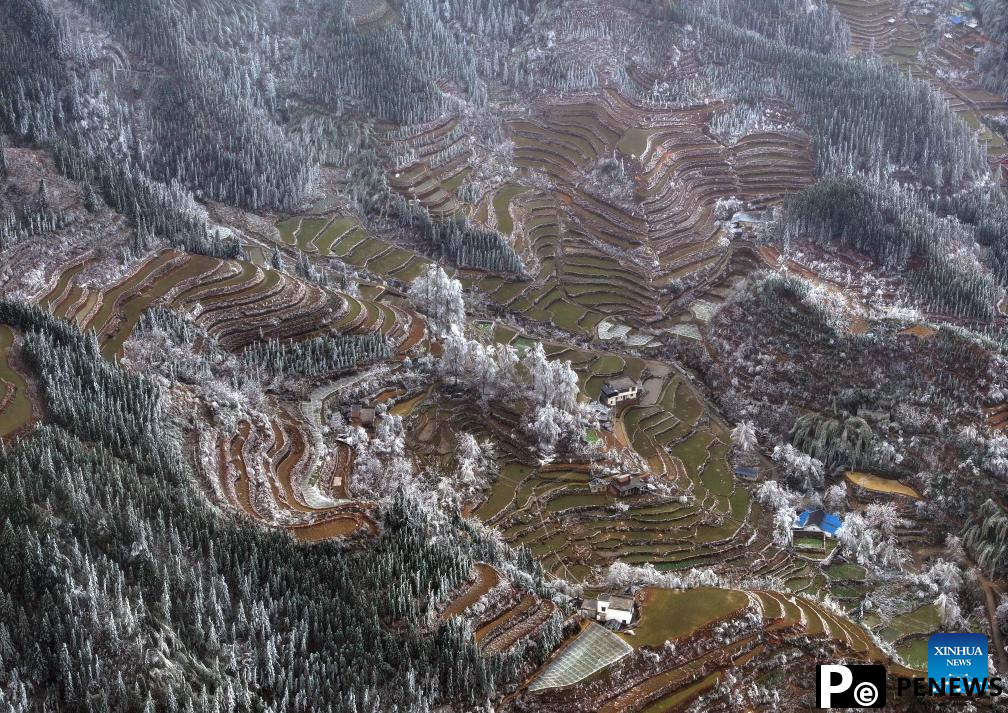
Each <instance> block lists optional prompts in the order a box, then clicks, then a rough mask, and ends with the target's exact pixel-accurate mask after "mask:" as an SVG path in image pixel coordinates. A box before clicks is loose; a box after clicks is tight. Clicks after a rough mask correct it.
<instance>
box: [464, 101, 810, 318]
mask: <svg viewBox="0 0 1008 713" xmlns="http://www.w3.org/2000/svg"><path fill="white" fill-rule="evenodd" d="M723 109H724V107H723V106H722V105H720V104H715V105H711V106H709V107H702V108H698V109H690V110H682V111H674V110H664V109H663V110H656V109H655V110H651V109H644V108H642V107H639V106H636V105H634V104H632V103H630V102H628V101H626V100H625V99H623V98H622V97H621V96H620V95H618V94H616V93H615V92H613V91H606V92H603V94H602V95H601V96H600V97H598V98H597V99H594V100H583V101H579V102H577V103H571V104H554V105H550V106H546V107H545V108H544V114H545V118H544V119H543V120H542V121H540V122H534V121H528V120H520V121H514V122H512V123H511V124H510V125H509V128H510V132H511V136H512V139H513V141H514V142H515V162H516V163H517V164H518V165H519V166H521V167H525V168H528V169H532V170H535V171H541V172H543V173H546V174H547V175H548V176H550V178H551V179H553V181H554V182H555V183H556V185H557V190H556V191H555V192H554V193H553V195H552V196H544V199H545V200H544V202H543V204H542V205H547V206H548V205H551V206H552V208H553V210H554V211H555V215H554V217H551V218H549V219H548V220H547V219H546V217H545V212H539V213H537V212H536V211H537V210H539V211H543V209H542V208H534V207H533V208H530V207H529V206H535V205H536V201H537V200H538V199H536V198H533V199H532V200H530V201H526V200H524V199H523V201H522V203H523V204H524V203H528V204H529V206H525V207H523V210H528V218H530V219H531V221H530V225H525V220H523V221H522V222H523V225H525V231H524V232H526V233H527V235H520V234H518V235H516V236H515V238H516V247H518V248H520V249H522V250H523V251H525V252H526V253H527V254H534V255H535V257H536V259H537V262H538V264H539V266H540V269H539V274H538V276H537V279H536V280H533V282H532V283H531V284H530V285H529V286H528V287H526V288H524V289H520V290H515V289H514V287H513V286H508V288H509V289H507V291H505V290H504V288H503V287H502V286H497V289H491V285H490V284H489V281H487V283H486V284H485V285H481V287H483V289H484V290H485V291H487V292H488V293H489V294H490V295H491V299H493V300H494V301H495V302H498V303H499V304H504V305H506V306H507V307H509V308H511V309H514V310H516V311H519V312H522V313H523V314H524V315H525V316H527V317H529V318H530V319H534V320H548V321H551V322H553V323H554V324H556V325H557V326H560V327H562V328H564V329H566V330H568V331H572V332H575V333H577V332H581V333H584V332H586V331H592V332H593V330H594V328H595V326H597V325H598V324H599V322H601V321H602V320H603V319H605V318H614V319H617V321H619V322H625V323H627V324H629V325H631V326H634V327H642V326H652V327H655V326H666V327H667V326H671V325H672V324H673V323H674V320H673V318H672V316H671V315H669V314H666V313H665V310H664V309H663V308H662V307H661V306H660V303H661V299H660V297H661V295H662V294H663V292H664V291H665V290H666V289H667V288H668V287H669V284H670V282H671V281H672V280H678V279H682V278H686V277H695V278H697V279H698V281H699V282H700V284H701V285H702V286H703V285H709V286H711V287H713V285H714V284H715V283H717V282H718V281H719V280H723V279H726V278H727V274H728V273H733V274H732V276H733V277H737V276H738V275H739V274H743V273H744V272H745V269H747V268H749V267H751V265H752V263H751V262H750V263H749V264H747V265H743V264H742V263H738V262H735V261H734V260H733V259H731V258H730V256H729V254H728V251H727V250H726V247H725V245H726V244H727V243H726V242H722V240H721V235H719V233H718V229H717V224H716V222H715V219H714V216H713V206H714V204H715V202H716V201H717V200H718V198H721V197H725V196H728V195H737V196H739V197H742V198H749V199H758V200H761V201H766V200H776V199H779V198H780V197H782V196H783V195H785V194H787V193H789V192H793V191H797V190H800V189H801V188H803V187H805V186H806V185H808V184H809V183H810V182H811V180H812V177H813V174H814V170H813V168H814V167H813V164H812V159H811V150H810V146H809V141H808V138H807V137H806V136H804V135H802V134H799V133H796V132H790V133H767V134H755V135H752V136H746V137H744V138H743V139H742V140H741V141H739V142H738V144H737V145H735V146H731V147H727V146H723V145H721V144H719V143H717V142H716V141H715V140H713V139H712V138H710V137H709V136H707V135H706V134H704V133H703V131H702V127H703V124H704V123H705V122H706V121H707V119H708V118H709V117H710V116H711V115H712V114H713V113H715V112H717V111H721V110H723ZM778 109H779V112H780V115H781V116H785V117H787V116H790V113H789V110H788V108H787V107H784V106H781V107H778ZM614 155H617V156H620V157H621V161H622V162H623V164H624V166H628V167H629V176H628V179H627V180H628V181H629V182H630V183H629V187H628V189H627V190H628V194H627V195H624V196H623V197H622V198H618V197H616V196H615V195H609V194H607V193H606V191H607V190H609V189H608V188H605V187H604V186H605V185H606V184H609V183H611V180H609V179H604V180H602V181H601V183H600V184H591V183H590V182H587V181H586V180H584V177H585V176H586V175H593V171H596V170H597V167H598V166H600V165H601V162H604V161H606V160H610V158H609V157H612V156H614ZM512 185H513V184H508V185H507V186H505V188H504V189H501V190H500V191H498V193H497V195H496V196H495V197H494V201H493V207H494V210H495V212H496V213H497V217H498V223H499V224H503V226H504V227H505V228H510V227H511V221H510V217H511V216H510V215H506V213H507V211H506V208H507V205H508V204H509V203H511V200H512V199H511V194H512V192H513V191H512V189H511V186H512ZM592 185H594V186H595V187H592ZM600 186H602V187H600ZM505 191H507V192H505ZM510 212H511V213H515V206H514V204H513V203H511V211H510ZM522 217H523V218H525V216H522ZM554 226H555V227H554ZM616 255H619V257H618V259H614V257H615V256H616ZM718 289H720V288H718ZM699 291H702V290H699ZM712 294H715V295H716V291H715V292H714V293H712ZM726 294H727V292H723V294H722V296H720V297H717V298H716V299H717V301H720V300H722V299H723V298H724V295H726ZM704 299H707V296H706V295H705V297H704Z"/></svg>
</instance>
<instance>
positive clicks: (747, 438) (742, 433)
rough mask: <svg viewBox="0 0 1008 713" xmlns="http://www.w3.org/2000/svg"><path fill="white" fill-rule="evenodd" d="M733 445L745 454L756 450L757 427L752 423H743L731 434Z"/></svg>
mask: <svg viewBox="0 0 1008 713" xmlns="http://www.w3.org/2000/svg"><path fill="white" fill-rule="evenodd" d="M731 439H732V443H734V444H735V447H736V448H738V449H739V450H740V451H742V452H743V453H751V452H752V451H753V450H755V448H756V427H755V426H754V425H753V422H752V421H741V422H739V424H738V425H737V426H735V428H733V429H732V432H731Z"/></svg>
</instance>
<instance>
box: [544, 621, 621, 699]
mask: <svg viewBox="0 0 1008 713" xmlns="http://www.w3.org/2000/svg"><path fill="white" fill-rule="evenodd" d="M632 652H633V649H632V648H631V647H630V646H629V645H628V644H627V643H626V642H625V641H623V639H621V638H620V637H619V636H617V635H616V634H614V633H612V632H611V631H609V630H608V629H606V628H605V627H602V626H599V625H598V624H596V623H595V622H588V624H587V626H585V628H584V629H583V630H582V631H581V633H580V634H578V636H577V638H576V639H575V640H574V641H573V642H572V643H571V644H569V645H568V646H567V647H566V648H565V649H564V650H563V651H561V652H560V654H559V655H558V656H557V657H556V658H554V659H553V660H552V661H550V662H549V663H548V664H547V665H546V667H545V668H544V669H543V671H542V673H540V674H539V676H538V677H537V678H536V680H535V681H534V682H533V683H532V685H531V686H529V690H530V691H540V690H543V689H545V688H559V687H562V686H570V685H572V684H575V683H577V682H578V681H583V680H584V679H586V678H588V677H589V676H591V675H592V674H593V673H595V672H596V671H600V670H602V669H604V668H605V667H607V666H610V665H612V664H614V663H616V662H617V661H619V660H620V659H621V658H623V657H624V656H627V655H629V654H630V653H632Z"/></svg>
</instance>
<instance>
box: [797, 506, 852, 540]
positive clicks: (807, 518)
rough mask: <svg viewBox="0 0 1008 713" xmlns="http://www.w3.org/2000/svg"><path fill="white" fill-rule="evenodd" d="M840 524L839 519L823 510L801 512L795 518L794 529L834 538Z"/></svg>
mask: <svg viewBox="0 0 1008 713" xmlns="http://www.w3.org/2000/svg"><path fill="white" fill-rule="evenodd" d="M842 524H843V523H842V522H841V521H840V518H839V517H837V516H836V515H833V514H832V513H828V512H826V511H825V510H802V511H801V512H800V513H798V514H797V515H796V516H795V521H794V529H795V530H800V531H801V532H816V533H818V532H821V533H822V534H824V535H826V536H827V537H836V531H837V530H839V529H840V526H841V525H842Z"/></svg>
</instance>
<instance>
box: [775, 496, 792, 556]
mask: <svg viewBox="0 0 1008 713" xmlns="http://www.w3.org/2000/svg"><path fill="white" fill-rule="evenodd" d="M794 521H795V511H794V508H792V507H790V506H788V505H784V506H782V507H780V508H778V509H777V512H775V513H774V519H773V541H774V544H776V545H777V546H778V547H790V546H791V543H792V541H793V540H794Z"/></svg>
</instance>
